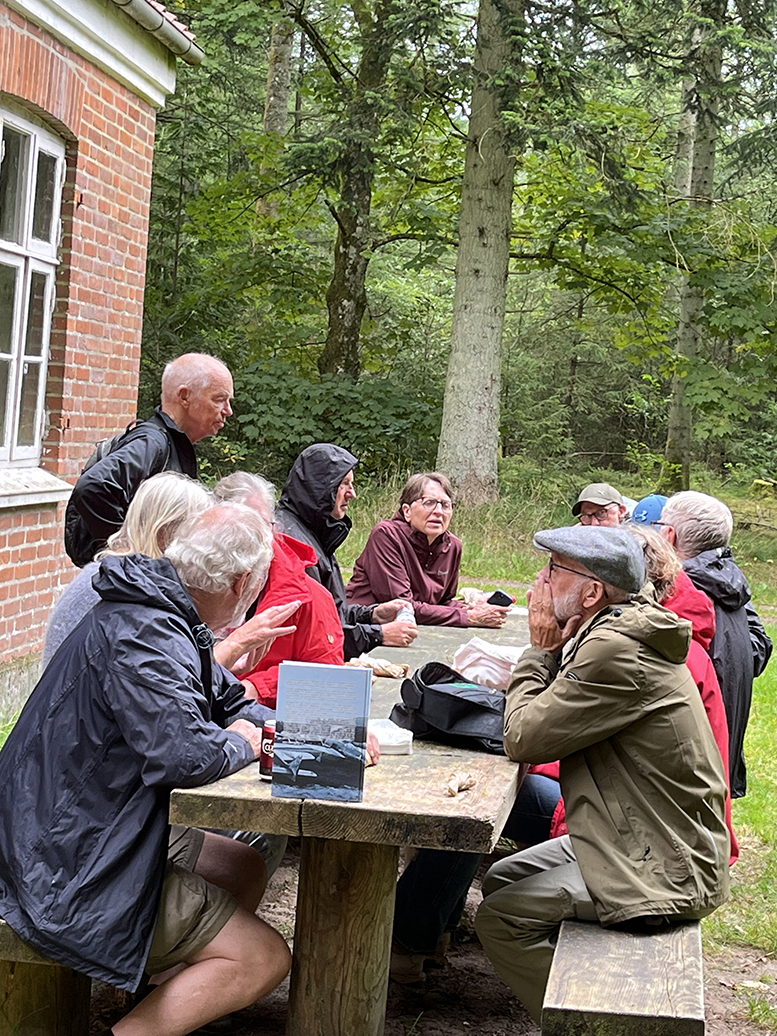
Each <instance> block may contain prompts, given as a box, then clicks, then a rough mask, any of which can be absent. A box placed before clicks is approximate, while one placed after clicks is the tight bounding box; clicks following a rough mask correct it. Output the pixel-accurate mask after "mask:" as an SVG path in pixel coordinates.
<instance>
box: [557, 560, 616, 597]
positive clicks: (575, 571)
mask: <svg viewBox="0 0 777 1036" xmlns="http://www.w3.org/2000/svg"><path fill="white" fill-rule="evenodd" d="M556 568H561V569H563V570H564V572H573V573H574V574H575V575H576V576H582V578H583V579H593V581H594V582H595V583H600V584H601V587H602V592H603V593H604V596H605V597H606V596H607V591H606V590H605V588H604V584H603V583H602V581H601V579H597V578H596V576H589V574H588V573H587V572H580V571H579V570H578V569H576V568H570V567H569V566H568V565H559V563H558V561H554V560H553V558H551V559H550V560H549V561H548V573H549V574H550V575H551V576H552V575H553V570H554V569H556Z"/></svg>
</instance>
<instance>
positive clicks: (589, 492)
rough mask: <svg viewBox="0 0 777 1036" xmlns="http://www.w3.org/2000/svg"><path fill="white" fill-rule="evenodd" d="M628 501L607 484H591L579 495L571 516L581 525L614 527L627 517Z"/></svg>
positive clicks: (632, 502)
mask: <svg viewBox="0 0 777 1036" xmlns="http://www.w3.org/2000/svg"><path fill="white" fill-rule="evenodd" d="M629 503H631V504H632V506H633V504H634V503H635V501H634V500H631V501H629V500H628V499H627V498H626V497H624V496H622V495H621V494H620V493H619V492H618V490H617V489H616V488H615V486H611V485H610V483H609V482H592V483H591V485H590V486H586V487H585V489H583V490H582V491H581V493H580V496H579V497H578V498H577V500H576V501H575V504H574V506H573V507H572V514H573V515H574V517H575V518H578V519H579V520H580V524H581V525H606V526H615V525H620V524H621V522H625V521H626V519H627V518H628V516H629V507H628V504H629Z"/></svg>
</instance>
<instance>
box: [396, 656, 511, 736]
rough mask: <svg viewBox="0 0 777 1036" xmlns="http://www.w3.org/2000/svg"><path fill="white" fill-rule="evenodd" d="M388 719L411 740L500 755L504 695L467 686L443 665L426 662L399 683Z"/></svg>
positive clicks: (462, 677)
mask: <svg viewBox="0 0 777 1036" xmlns="http://www.w3.org/2000/svg"><path fill="white" fill-rule="evenodd" d="M401 693H402V701H401V703H399V704H397V705H395V706H394V708H393V709H392V710H391V716H390V717H389V718H390V719H391V720H392V722H394V723H396V724H397V726H398V727H404V729H405V730H412V732H413V734H414V736H415V737H418V738H429V739H430V740H431V741H441V742H442V743H443V744H446V745H454V746H455V747H457V748H470V749H471V748H479V749H481V750H483V751H486V752H494V753H495V754H497V755H504V754H505V751H504V743H503V732H504V717H505V696H504V694H503V693H502V692H501V691H492V690H491V689H490V688H489V687H484V686H483V685H482V684H478V683H472V682H471V681H469V680H467V678H466V676H462V675H461V673H457V672H456V670H455V669H451V667H450V666H449V665H446V664H445V663H444V662H427V663H426V665H422V666H421V668H420V669H417V670H416V671H415V673H413V675H412V676H410V677H408V678H407V679H406V680H403V681H402V690H401Z"/></svg>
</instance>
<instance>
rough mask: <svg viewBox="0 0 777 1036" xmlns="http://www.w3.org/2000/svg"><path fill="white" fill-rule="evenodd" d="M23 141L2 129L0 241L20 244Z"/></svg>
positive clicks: (7, 128)
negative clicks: (0, 239)
mask: <svg viewBox="0 0 777 1036" xmlns="http://www.w3.org/2000/svg"><path fill="white" fill-rule="evenodd" d="M27 139H28V138H27V137H26V136H25V135H24V134H23V133H17V131H16V130H15V129H11V127H10V126H4V127H3V148H2V152H3V161H2V165H0V237H3V238H5V239H6V241H16V242H17V243H20V242H21V232H22V199H23V197H24V163H25V157H26V153H27Z"/></svg>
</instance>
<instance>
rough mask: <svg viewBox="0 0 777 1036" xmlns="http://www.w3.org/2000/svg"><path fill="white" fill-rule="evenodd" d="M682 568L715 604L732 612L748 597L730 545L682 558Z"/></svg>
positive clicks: (745, 584) (747, 591)
mask: <svg viewBox="0 0 777 1036" xmlns="http://www.w3.org/2000/svg"><path fill="white" fill-rule="evenodd" d="M683 568H684V569H685V571H686V572H687V573H688V575H689V576H690V577H691V581H692V582H693V584H694V586H697V587H698V588H699V589H700V590H703V591H704V593H705V594H707V595H708V596H709V597H711V598H712V600H713V601H714V602H715V604H717V605H719V606H720V607H721V608H724V609H725V610H726V611H729V612H734V611H737V610H738V609H739V608H744V606H745V605H746V604H747V603H748V601H749V600H750V597H751V594H750V586H749V585H748V582H747V579H746V578H745V574H744V572H743V571H742V569H741V568H740V567H739V565H738V564H737V563H736V561H734V557H733V555H732V553H731V548H730V547H719V548H718V549H717V550H705V551H704V552H703V553H701V554H697V555H696V557H695V558H688V559H687V560H686V561H683Z"/></svg>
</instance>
